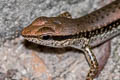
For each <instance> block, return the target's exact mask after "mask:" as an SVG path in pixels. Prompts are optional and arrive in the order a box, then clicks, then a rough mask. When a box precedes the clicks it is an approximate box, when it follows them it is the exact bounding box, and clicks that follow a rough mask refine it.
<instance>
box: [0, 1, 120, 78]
mask: <svg viewBox="0 0 120 80" xmlns="http://www.w3.org/2000/svg"><path fill="white" fill-rule="evenodd" d="M111 1H112V0H0V80H5V78H6V80H13V79H14V80H84V78H85V76H86V74H87V71H88V69H89V67H88V64H87V62H86V60H85V58H84V55H83V54H82V53H79V52H78V51H77V50H74V49H55V48H49V47H45V46H40V45H36V44H33V43H29V42H26V41H24V39H23V37H21V36H20V31H21V29H22V28H24V27H26V26H27V25H29V24H30V23H31V22H32V21H33V20H34V19H35V18H37V17H39V16H56V15H58V14H60V13H62V12H64V11H69V12H70V13H71V14H72V16H73V17H80V16H83V15H85V14H87V13H90V12H91V11H93V10H96V9H97V8H100V7H101V6H104V5H105V4H107V3H109V2H111ZM100 50H103V49H100ZM98 52H99V50H98ZM98 52H96V56H98V57H99V56H103V54H102V55H101V54H100V53H98ZM36 64H39V65H36ZM97 80H120V37H119V36H118V37H116V38H114V39H113V40H112V41H111V55H110V57H109V60H108V62H107V64H106V66H105V68H104V69H103V71H102V72H101V74H100V75H99V77H98V78H97Z"/></svg>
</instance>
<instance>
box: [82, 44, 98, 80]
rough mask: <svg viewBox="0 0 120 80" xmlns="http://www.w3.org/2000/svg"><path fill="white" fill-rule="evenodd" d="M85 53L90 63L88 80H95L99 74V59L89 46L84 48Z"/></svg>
mask: <svg viewBox="0 0 120 80" xmlns="http://www.w3.org/2000/svg"><path fill="white" fill-rule="evenodd" d="M84 53H85V57H86V59H87V61H88V63H89V66H90V70H89V72H88V75H87V77H86V80H93V78H95V76H96V74H97V72H98V66H99V65H98V62H97V59H96V57H95V55H94V53H93V52H92V51H91V49H90V47H89V46H86V47H85V48H84Z"/></svg>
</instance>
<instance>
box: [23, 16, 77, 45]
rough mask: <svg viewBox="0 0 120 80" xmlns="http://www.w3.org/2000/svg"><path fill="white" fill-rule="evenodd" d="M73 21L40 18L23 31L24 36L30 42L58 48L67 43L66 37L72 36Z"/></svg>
mask: <svg viewBox="0 0 120 80" xmlns="http://www.w3.org/2000/svg"><path fill="white" fill-rule="evenodd" d="M68 23H72V22H71V19H68V18H65V17H59V18H57V17H50V18H49V17H39V18H37V19H36V20H34V21H33V22H32V24H30V25H29V26H28V27H25V28H24V29H23V30H22V36H23V37H24V38H25V39H27V40H28V41H32V42H34V43H37V44H41V45H45V46H57V45H60V42H61V43H62V42H64V41H66V40H65V39H64V36H67V35H71V33H73V32H74V31H76V30H74V29H72V28H71V29H69V27H68V26H69V24H68Z"/></svg>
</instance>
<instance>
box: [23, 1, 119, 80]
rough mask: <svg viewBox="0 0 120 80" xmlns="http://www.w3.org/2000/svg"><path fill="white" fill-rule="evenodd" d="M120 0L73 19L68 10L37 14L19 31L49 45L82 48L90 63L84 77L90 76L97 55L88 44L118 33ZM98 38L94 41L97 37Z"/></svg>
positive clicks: (102, 40)
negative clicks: (55, 15) (48, 15)
mask: <svg viewBox="0 0 120 80" xmlns="http://www.w3.org/2000/svg"><path fill="white" fill-rule="evenodd" d="M119 25H120V0H116V1H114V2H112V3H111V4H109V5H107V6H105V7H103V8H101V9H98V10H96V11H94V12H92V13H90V14H88V15H85V16H83V17H80V18H76V19H72V18H71V16H70V14H69V13H63V14H61V15H59V16H57V17H39V18H37V19H36V20H35V21H33V22H32V24H30V25H29V26H28V27H26V28H24V29H23V31H22V35H23V37H24V38H25V39H27V40H29V41H32V42H34V43H37V44H41V45H45V46H51V47H74V48H77V49H80V50H82V51H83V52H84V53H85V56H86V58H87V60H88V63H89V64H90V71H89V73H88V75H87V78H86V80H93V78H94V76H95V74H96V73H97V70H98V65H99V64H98V63H97V60H96V57H95V56H94V54H93V52H92V51H91V49H90V47H93V46H96V45H98V44H100V43H103V42H104V41H107V40H109V39H111V38H112V37H114V36H116V35H118V34H120V26H119ZM97 40H100V41H99V42H98V43H97V44H96V41H97Z"/></svg>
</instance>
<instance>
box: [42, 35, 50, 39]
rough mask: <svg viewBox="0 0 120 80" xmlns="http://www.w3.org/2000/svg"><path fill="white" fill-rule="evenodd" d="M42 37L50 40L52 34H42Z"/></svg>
mask: <svg viewBox="0 0 120 80" xmlns="http://www.w3.org/2000/svg"><path fill="white" fill-rule="evenodd" d="M42 39H44V40H49V39H51V36H50V35H43V36H42Z"/></svg>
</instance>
